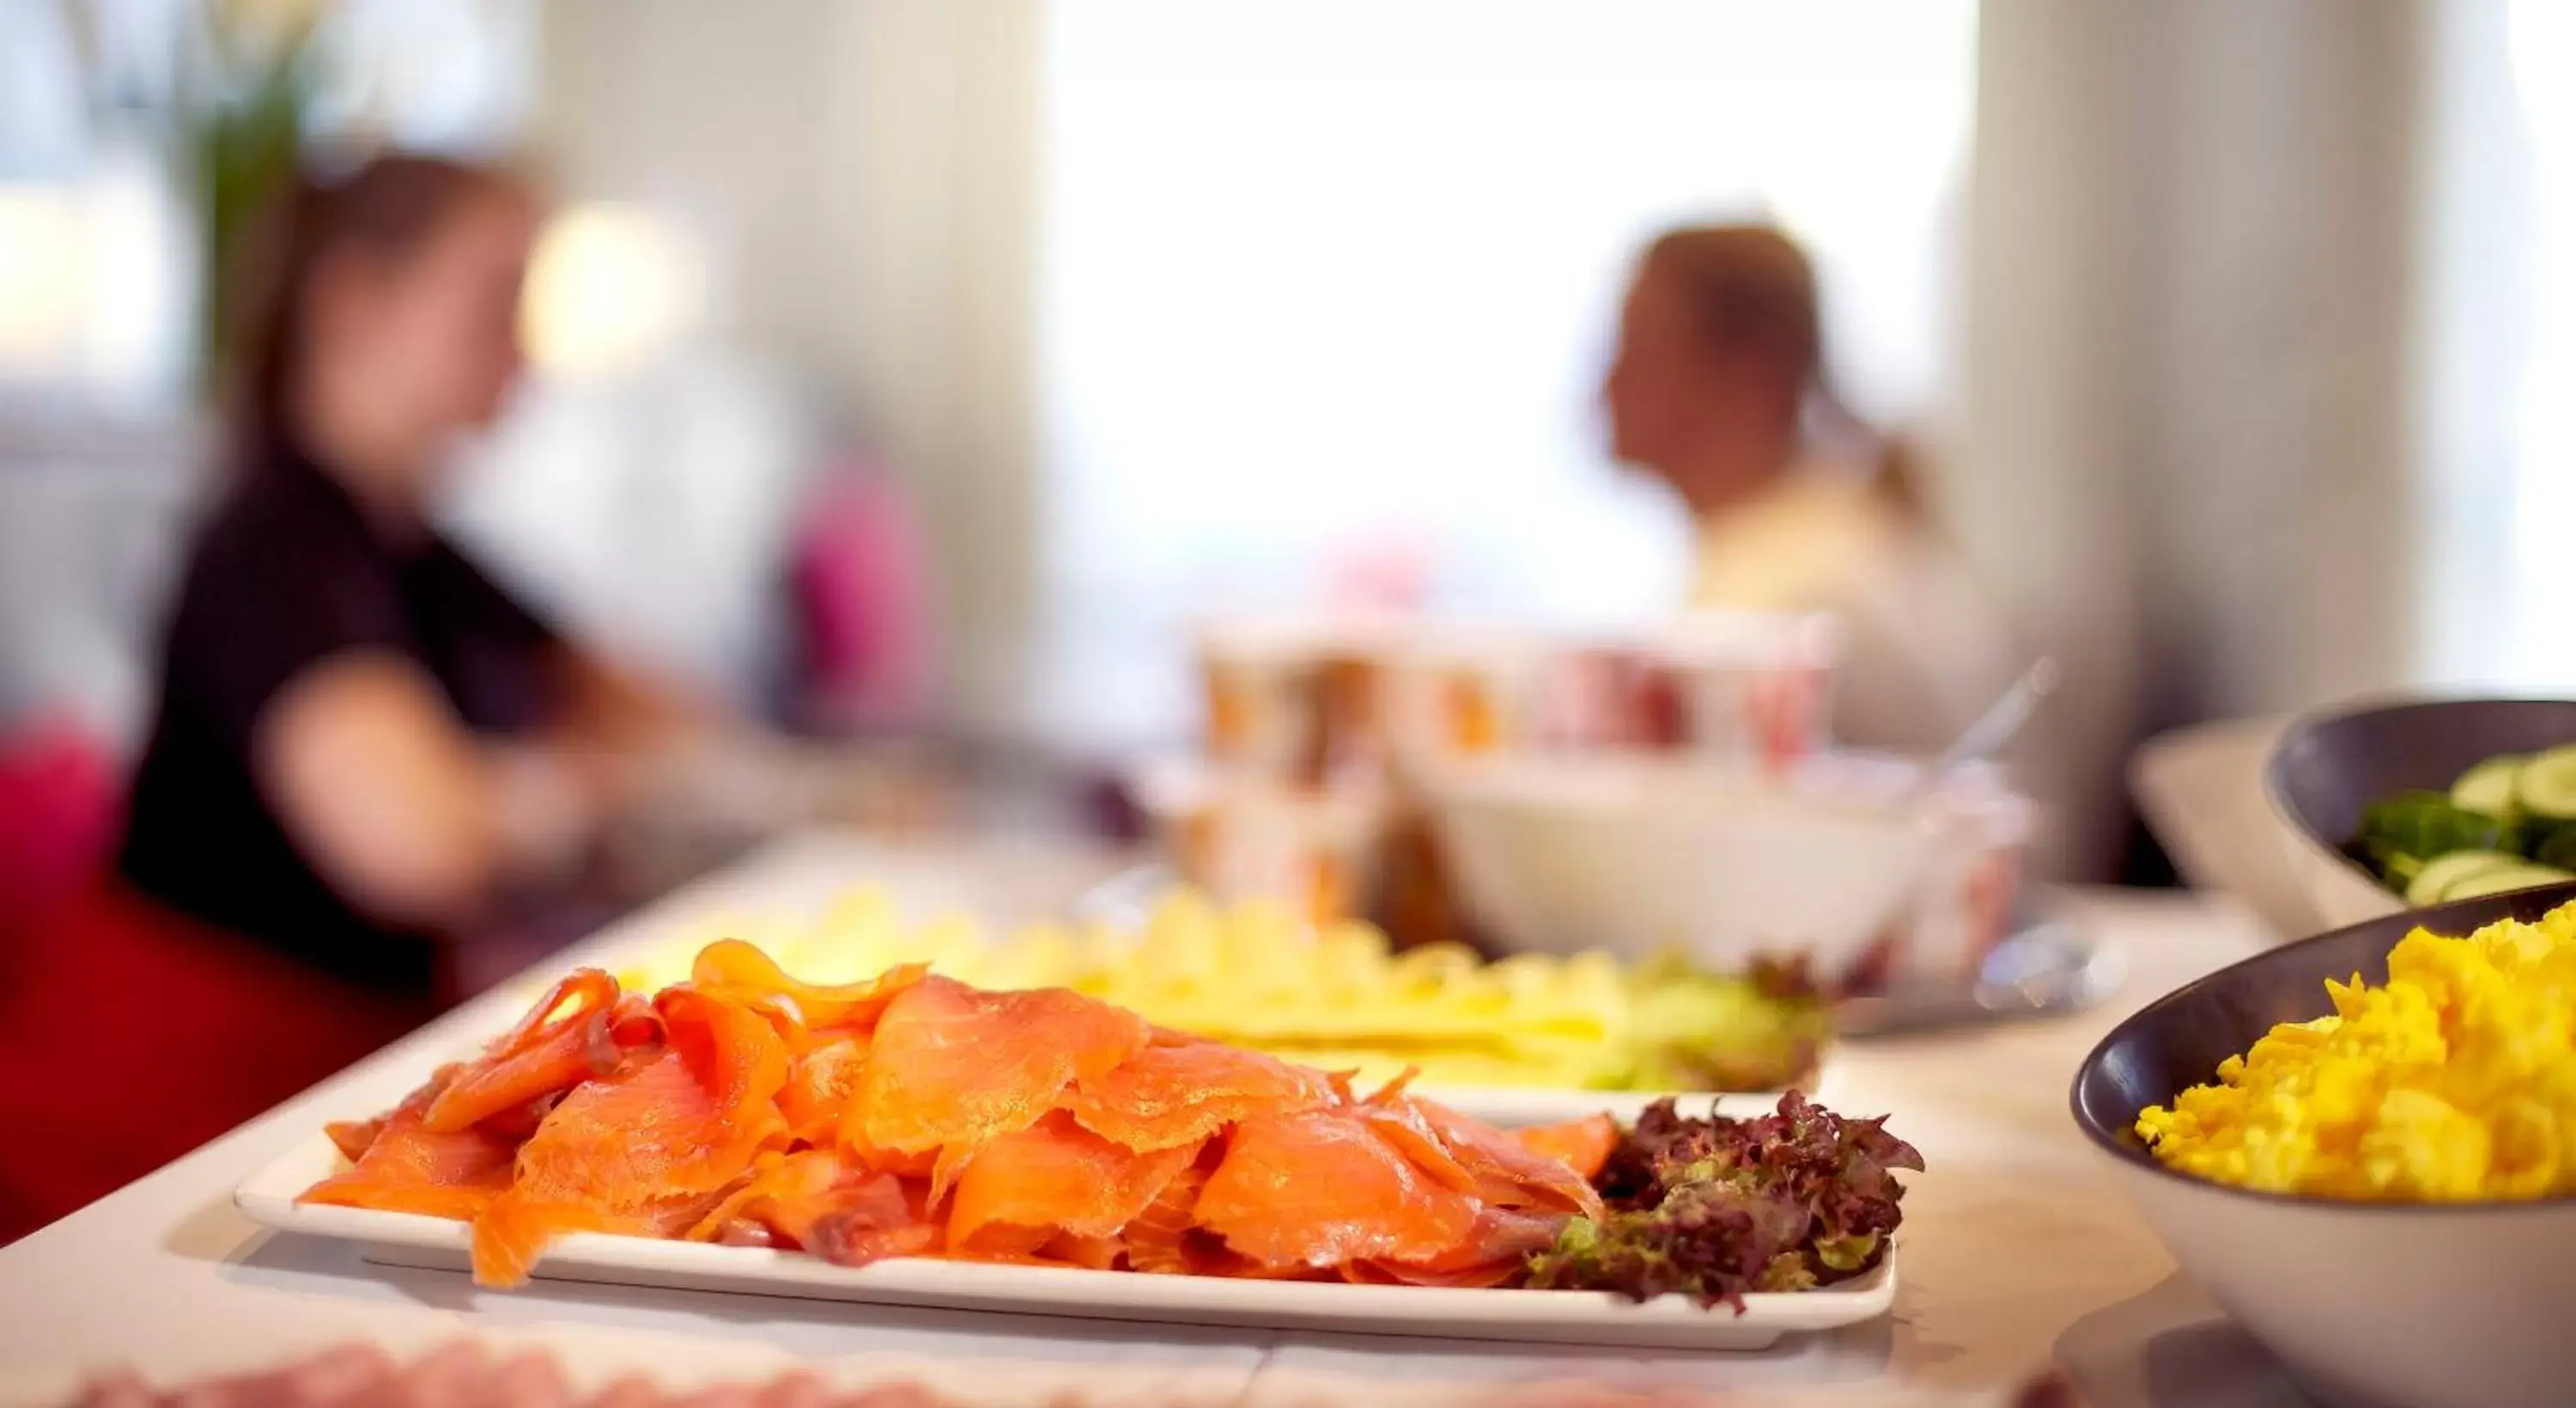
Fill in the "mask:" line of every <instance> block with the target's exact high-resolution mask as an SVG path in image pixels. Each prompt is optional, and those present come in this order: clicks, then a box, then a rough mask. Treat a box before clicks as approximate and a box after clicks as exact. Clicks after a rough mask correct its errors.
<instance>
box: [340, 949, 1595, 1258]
mask: <svg viewBox="0 0 2576 1408" xmlns="http://www.w3.org/2000/svg"><path fill="white" fill-rule="evenodd" d="M331 1137H332V1139H333V1141H334V1142H335V1143H337V1144H338V1145H339V1147H340V1150H341V1152H342V1153H343V1154H344V1155H346V1156H347V1158H348V1160H349V1167H348V1168H347V1169H345V1170H344V1171H342V1172H340V1173H338V1174H336V1175H334V1176H332V1177H331V1178H328V1179H325V1180H324V1181H322V1182H321V1183H319V1184H316V1185H315V1186H314V1187H313V1188H312V1189H310V1190H308V1191H307V1192H306V1193H305V1194H304V1197H303V1200H304V1201H306V1202H308V1203H327V1204H338V1205H344V1206H350V1207H362V1208H376V1209H382V1210H387V1211H396V1212H413V1213H427V1214H430V1215H432V1216H436V1217H447V1218H454V1219H457V1220H459V1221H465V1222H470V1223H471V1224H472V1225H473V1236H472V1241H473V1259H474V1274H475V1278H476V1279H477V1280H478V1281H481V1282H482V1283H484V1284H486V1285H491V1286H510V1285H516V1284H518V1283H519V1282H521V1281H523V1280H525V1279H526V1277H527V1275H528V1272H529V1268H530V1267H531V1266H532V1265H533V1264H534V1263H535V1262H536V1260H537V1258H538V1256H539V1254H540V1253H542V1252H543V1251H544V1250H545V1248H546V1246H547V1245H548V1244H549V1243H550V1242H552V1241H553V1240H554V1239H555V1238H557V1237H560V1236H562V1235H564V1234H565V1233H569V1232H611V1233H623V1234H627V1235H633V1236H647V1237H667V1238H686V1239H691V1240H696V1241H713V1242H722V1243H727V1244H734V1245H751V1246H766V1247H782V1248H802V1249H803V1250H805V1251H807V1252H810V1253H812V1254H814V1255H816V1256H820V1257H824V1258H826V1259H828V1260H831V1261H834V1262H838V1263H840V1264H843V1265H850V1266H856V1265H862V1264H865V1263H867V1262H871V1261H875V1260H877V1259H879V1258H883V1257H894V1256H943V1257H954V1258H964V1259H975V1260H991V1261H1009V1262H1026V1263H1043V1264H1056V1265H1071V1266H1080V1267H1089V1268H1095V1269H1119V1270H1127V1271H1138V1272H1164V1273H1185V1274H1190V1275H1206V1276H1247V1277H1268V1278H1308V1279H1311V1278H1343V1279H1347V1280H1351V1281H1358V1282H1374V1283H1410V1284H1423V1285H1439V1286H1497V1285H1503V1284H1506V1283H1510V1282H1513V1281H1515V1280H1516V1279H1517V1278H1519V1277H1521V1276H1522V1275H1523V1273H1524V1269H1525V1268H1526V1266H1527V1265H1528V1262H1529V1259H1530V1257H1531V1256H1532V1255H1533V1254H1535V1253H1538V1252H1541V1251H1544V1250H1546V1249H1547V1248H1548V1247H1550V1246H1551V1245H1552V1244H1553V1243H1554V1242H1555V1241H1556V1239H1557V1235H1558V1233H1559V1232H1560V1231H1562V1230H1563V1229H1564V1228H1565V1226H1566V1224H1567V1222H1568V1220H1569V1219H1571V1218H1575V1217H1586V1218H1598V1217H1600V1216H1601V1215H1602V1213H1603V1209H1602V1205H1601V1198H1600V1195H1599V1194H1598V1193H1596V1192H1595V1191H1594V1189H1593V1186H1592V1183H1591V1181H1590V1180H1591V1176H1592V1175H1593V1174H1594V1173H1595V1172H1597V1171H1598V1170H1599V1169H1600V1167H1601V1165H1602V1162H1603V1161H1604V1160H1605V1159H1606V1158H1607V1157H1608V1156H1609V1154H1610V1152H1611V1150H1612V1148H1613V1147H1614V1145H1615V1144H1616V1143H1617V1141H1618V1138H1619V1131H1618V1129H1617V1127H1616V1126H1615V1125H1614V1124H1613V1123H1612V1122H1611V1121H1610V1120H1609V1119H1608V1118H1607V1117H1606V1116H1605V1117H1598V1118H1595V1119H1593V1120H1589V1121H1584V1122H1582V1123H1579V1124H1574V1125H1565V1126H1556V1127H1551V1128H1548V1129H1542V1130H1521V1131H1516V1132H1514V1133H1512V1134H1508V1135H1507V1134H1504V1133H1502V1132H1500V1131H1498V1130H1495V1129H1492V1128H1489V1127H1487V1126H1485V1125H1482V1124H1479V1123H1477V1122H1475V1121H1473V1120H1470V1119H1467V1118H1465V1117H1464V1116H1461V1115H1459V1114H1456V1113H1454V1112H1452V1111H1450V1110H1447V1109H1444V1108H1442V1107H1441V1106H1439V1105H1437V1104H1433V1103H1431V1102H1429V1101H1425V1100H1420V1099H1416V1098H1414V1097H1412V1096H1410V1095H1407V1094H1406V1093H1405V1092H1404V1090H1403V1088H1402V1082H1401V1081H1399V1082H1397V1083H1396V1084H1394V1085H1391V1086H1389V1087H1387V1088H1385V1089H1382V1090H1378V1091H1376V1092H1374V1093H1370V1094H1366V1095H1362V1094H1360V1093H1358V1092H1356V1091H1354V1090H1353V1089H1352V1087H1351V1085H1350V1083H1349V1081H1348V1080H1347V1078H1344V1077H1340V1076H1336V1075H1331V1074H1326V1073H1324V1072H1319V1071H1314V1070H1309V1069H1306V1068H1303V1067H1298V1066H1293V1065H1288V1064H1286V1063H1283V1062H1281V1061H1278V1060H1276V1059H1273V1058H1271V1057H1268V1056H1264V1055H1260V1054H1257V1053H1254V1052H1249V1051H1243V1050H1239V1049H1237V1048H1234V1047H1230V1046H1225V1045H1221V1044H1218V1043H1215V1042H1210V1041H1205V1040H1202V1039H1199V1038H1196V1037H1190V1036H1184V1035H1180V1034H1177V1033H1174V1032H1170V1031H1166V1030H1162V1029H1160V1028H1157V1027H1154V1026H1152V1025H1151V1024H1149V1023H1148V1022H1146V1021H1145V1020H1144V1019H1143V1018H1141V1017H1138V1016H1137V1015H1135V1014H1134V1013H1132V1012H1128V1011H1126V1010H1124V1009H1122V1008H1118V1007H1112V1006H1109V1005H1108V1004H1106V1003H1102V1002H1099V1001H1096V1000H1094V999H1091V998H1087V997H1083V996H1080V995H1077V994H1075V993H1071V992H1067V991H1064V990H1061V989H1043V990H1034V991H1019V992H988V991H984V990H981V989H977V988H972V987H968V986H966V985H964V984H961V983H958V982H955V981H953V980H951V979H948V978H943V977H937V976H932V975H930V974H928V973H927V972H925V971H924V970H923V969H921V968H919V967H907V968H897V969H893V970H890V971H888V972H886V973H884V974H882V975H881V976H879V977H877V978H875V979H873V980H870V981H868V982H864V983H855V984H848V985H843V986H831V987H825V986H816V985H812V984H807V983H803V982H799V981H797V980H796V979H794V978H792V977H790V976H788V975H787V974H786V973H785V972H783V971H781V970H780V969H779V967H778V966H777V965H776V964H775V963H773V962H772V961H771V960H770V959H769V957H768V955H766V954H765V953H763V952H762V951H761V950H759V949H757V948H754V947H752V946H751V945H749V944H744V943H740V942H735V941H726V942H722V943H718V944H715V945H713V946H711V947H709V948H707V949H706V950H705V951H704V952H702V953H700V954H699V955H698V958H697V961H696V963H695V965H694V967H693V970H692V972H691V976H690V980H689V981H688V982H686V983H682V984H676V985H674V986H671V987H668V988H665V989H663V990H662V991H661V992H660V993H658V994H655V995H653V996H651V997H649V998H648V997H646V996H644V995H642V994H638V993H629V992H623V991H621V990H620V989H619V986H618V984H617V982H616V981H615V980H614V979H612V978H610V977H609V976H608V975H607V974H605V973H601V972H598V971H596V970H588V969H585V970H583V971H580V972H577V973H574V974H573V975H572V976H570V977H568V978H566V979H564V980H563V982H561V983H560V984H558V985H557V986H556V987H555V988H554V989H553V991H551V992H549V993H548V994H547V995H546V996H545V997H544V998H543V999H542V1000H541V1001H540V1002H539V1003H538V1004H537V1006H536V1007H535V1008H534V1009H533V1010H532V1011H530V1012H529V1013H528V1015H527V1016H526V1018H525V1019H523V1020H522V1021H521V1022H520V1023H519V1025H518V1026H517V1027H516V1028H514V1029H513V1030H511V1031H510V1032H508V1033H507V1034H506V1035H504V1036H502V1037H501V1038H499V1039H498V1040H496V1041H494V1042H493V1043H492V1044H491V1046H490V1047H489V1048H487V1049H486V1050H485V1051H484V1052H483V1054H482V1055H481V1056H480V1057H479V1058H477V1059H475V1060H473V1061H470V1062H465V1063H461V1064H457V1065H452V1066H448V1067H444V1068H442V1069H441V1070H439V1071H438V1072H437V1073H436V1074H435V1075H434V1076H433V1077H432V1078H431V1080H430V1081H429V1083H428V1084H427V1085H425V1086H423V1087H422V1088H421V1089H419V1090H418V1091H415V1092H413V1094H412V1095H411V1096H410V1097H409V1098H407V1099H405V1100H404V1101H403V1102H402V1103H401V1104H400V1105H399V1106H397V1107H396V1108H395V1109H394V1110H392V1111H391V1112H390V1113H387V1114H385V1115H383V1116H381V1117H379V1118H377V1119H373V1120H369V1121H366V1122H364V1123H355V1124H341V1125H334V1126H332V1127H331Z"/></svg>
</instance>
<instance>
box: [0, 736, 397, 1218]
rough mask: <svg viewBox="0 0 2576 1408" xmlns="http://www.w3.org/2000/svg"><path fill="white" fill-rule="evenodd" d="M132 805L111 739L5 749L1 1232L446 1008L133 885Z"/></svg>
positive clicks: (70, 1202) (0, 916) (167, 1157)
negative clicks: (345, 975)
mask: <svg viewBox="0 0 2576 1408" xmlns="http://www.w3.org/2000/svg"><path fill="white" fill-rule="evenodd" d="M120 797H121V792H120V787H119V784H118V781H117V772H116V767H115V764H114V762H113V760H112V758H111V756H110V754H109V753H108V751H107V749H106V748H105V747H104V746H103V745H101V744H99V743H98V742H97V741H96V740H94V739H92V738H89V737H87V736H86V735H84V734H83V733H82V732H81V731H79V730H78V729H76V728H70V727H67V726H64V725H62V724H59V723H55V724H49V725H47V726H45V727H42V728H39V729H35V730H30V731H27V732H24V733H21V734H20V735H19V736H18V737H17V738H16V739H15V740H14V741H10V742H7V743H0V1130H6V1131H7V1137H6V1138H0V1242H7V1241H10V1240H13V1239H15V1238H17V1237H19V1236H21V1235H23V1234H25V1233H27V1232H31V1231H33V1230H35V1229H36V1228H38V1227H41V1226H43V1225H44V1224H46V1223H48V1222H51V1221H53V1220H54V1219H55V1218H57V1217H60V1216H63V1215H64V1214H66V1213H69V1212H72V1211H74V1210H75V1209H77V1208H79V1207H81V1206H82V1205H83V1204H86V1203H88V1202H90V1201H92V1200H94V1199H96V1198H99V1197H102V1196H104V1195H106V1194H108V1193H110V1192H113V1191H115V1190H116V1189H117V1188H119V1187H122V1186H123V1185H125V1184H127V1183H130V1182H132V1181H133V1180H135V1179H137V1178H140V1177H142V1176H143V1175H145V1174H147V1173H150V1172H152V1171H153V1170H154V1169H156V1168H159V1167H160V1166H161V1165H163V1164H166V1163H168V1162H170V1161H171V1160H173V1159H175V1158H177V1157H179V1156H180V1155H182V1154H184V1153H186V1152H188V1151H189V1150H191V1149H193V1148H195V1147H197V1146H198V1145H200V1144H203V1143H205V1142H206V1141H207V1140H209V1139H212V1138H214V1137H215V1136H217V1135H219V1134H222V1133H223V1132H225V1131H226V1130H228V1129H231V1128H232V1127H233V1126H235V1125H237V1124H240V1123H242V1122H243V1121H245V1120H247V1119H249V1118H250V1117H252V1116H253V1115H256V1114H258V1113H260V1112H261V1111H263V1110H266V1109H267V1108H269V1107H270V1106H272V1105H274V1104H276V1103H278V1102H279V1101H281V1100H283V1099H285V1098H287V1097H288V1096H291V1095H293V1094H295V1093H296V1092H298V1091H300V1090H302V1089H304V1088H305V1087H306V1086H308V1085H311V1084H313V1083H314V1082H315V1081H318V1080H320V1079H322V1078H323V1077H325V1076H328V1075H330V1074H331V1073H332V1072H334V1071H337V1070H339V1069H340V1068H341V1067H343V1066H346V1065H348V1064H350V1063H351V1062H353V1061H355V1060H357V1059H358V1058H360V1057H362V1056H365V1055H367V1054H368V1053H369V1052H372V1051H374V1050H375V1049H376V1048H378V1047H380V1046H382V1045H384V1044H385V1043H386V1042H388V1041H391V1040H392V1039H394V1038H395V1037H397V1036H400V1035H402V1034H403V1033H404V1032H407V1031H409V1030H411V1029H412V1028H413V1027H414V1026H416V1025H418V1024H419V1023H420V1022H421V1021H423V1020H426V1018H427V1017H428V1016H429V1015H430V1007H429V1004H428V1003H426V1002H418V1003H415V1002H409V1001H400V1000H394V999H388V998H386V997H383V996H381V995H376V994H369V993H364V992H359V991H355V990H352V989H351V988H349V987H348V986H347V985H345V984H343V983H340V982H337V981H334V980H332V979H330V978H327V977H323V976H321V975H319V974H316V973H314V972H312V971H310V970H308V969H305V968H303V967H302V966H300V965H298V964H296V963H293V962H291V961H289V960H287V959H285V958H282V957H280V956H278V955H277V954H275V953H273V952H271V951H269V950H267V949H264V948H262V947H260V946H258V945H256V944H253V943H250V942H249V941H247V940H244V939H241V938H238V937H236V936H234V935H231V934H226V933H222V932H220V931H217V930H214V929H211V928H208V927H206V926H204V925H201V924H197V923H195V922H193V921H191V920H189V919H186V918H185V917H183V916H180V915H177V914H173V913H171V912H169V911H167V910H164V909H161V908H160V907H158V906H156V905H153V904H151V903H150V902H148V901H146V900H144V899H142V898H140V897H138V896H136V895H134V894H132V893H131V892H129V891H126V890H124V889H123V888H122V887H120V886H118V885H117V884H116V883H115V881H114V880H113V878H112V876H111V875H110V860H111V857H112V855H113V847H114V844H115V837H116V834H117V827H118V818H119V815H120V812H121V810H122V807H121V801H120Z"/></svg>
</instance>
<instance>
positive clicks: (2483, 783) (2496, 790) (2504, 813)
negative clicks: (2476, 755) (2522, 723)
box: [2451, 753, 2531, 818]
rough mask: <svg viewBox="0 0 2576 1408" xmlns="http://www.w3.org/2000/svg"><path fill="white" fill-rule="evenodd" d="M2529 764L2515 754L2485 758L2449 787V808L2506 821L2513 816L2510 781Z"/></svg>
mask: <svg viewBox="0 0 2576 1408" xmlns="http://www.w3.org/2000/svg"><path fill="white" fill-rule="evenodd" d="M2529 761H2531V760H2530V759H2529V758H2527V757H2524V756H2523V755H2521V754H2519V753H2508V754H2506V755H2505V756H2503V757H2500V758H2489V759H2487V760H2486V761H2485V762H2483V763H2480V764H2478V765H2477V766H2476V767H2473V768H2471V769H2469V770H2468V771H2467V772H2464V773H2461V774H2460V780H2459V781H2457V782H2454V783H2452V784H2451V805H2452V806H2455V807H2464V808H2466V809H2468V810H2470V811H2473V812H2485V813H2486V814H2487V815H2489V816H2500V817H2507V818H2510V817H2511V816H2512V815H2513V814H2514V802H2513V780H2514V778H2515V777H2516V776H2518V775H2520V773H2521V772H2522V768H2523V764H2525V763H2527V762H2529Z"/></svg>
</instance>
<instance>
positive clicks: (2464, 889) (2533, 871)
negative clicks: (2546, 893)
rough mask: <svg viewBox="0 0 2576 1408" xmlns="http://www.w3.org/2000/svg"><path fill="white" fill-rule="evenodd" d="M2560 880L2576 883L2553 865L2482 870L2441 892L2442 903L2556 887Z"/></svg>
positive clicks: (2527, 865) (2575, 878) (2569, 875)
mask: <svg viewBox="0 0 2576 1408" xmlns="http://www.w3.org/2000/svg"><path fill="white" fill-rule="evenodd" d="M2561 880H2576V874H2569V873H2568V872H2566V871H2564V870H2560V869H2558V868H2557V867H2556V866H2549V865H2531V864H2528V863H2524V864H2516V865H2508V866H2502V867H2499V868H2497V869H2494V870H2481V871H2479V872H2478V873H2477V874H2475V875H2472V876H2470V877H2469V878H2467V879H2466V880H2462V881H2461V882H2459V883H2458V884H2456V885H2453V886H2452V887H2451V888H2449V889H2447V890H2444V891H2443V892H2442V898H2443V899H2444V900H2446V901H2447V900H2473V899H2477V898H2479V897H2480V896H2482V895H2501V894H2503V893H2505V892H2506V891H2508V890H2528V889H2531V888H2533V887H2535V886H2539V885H2555V884H2557V883H2558V882H2559V881H2561Z"/></svg>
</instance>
